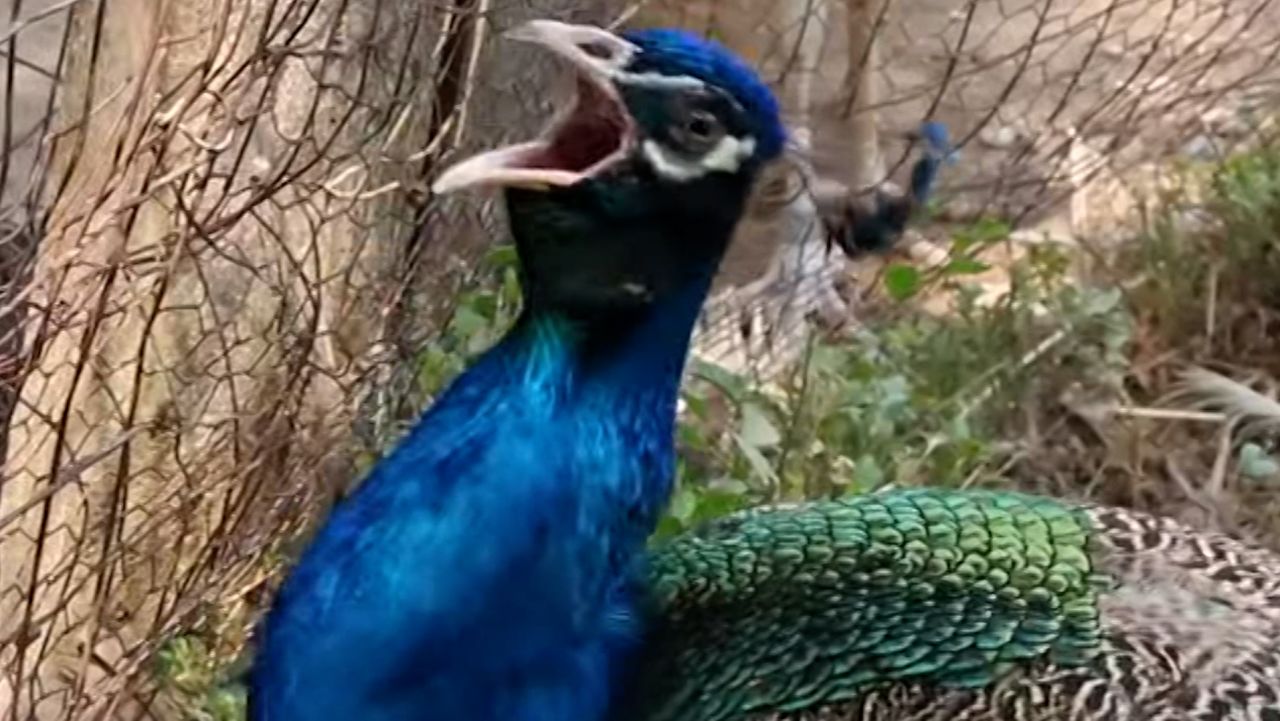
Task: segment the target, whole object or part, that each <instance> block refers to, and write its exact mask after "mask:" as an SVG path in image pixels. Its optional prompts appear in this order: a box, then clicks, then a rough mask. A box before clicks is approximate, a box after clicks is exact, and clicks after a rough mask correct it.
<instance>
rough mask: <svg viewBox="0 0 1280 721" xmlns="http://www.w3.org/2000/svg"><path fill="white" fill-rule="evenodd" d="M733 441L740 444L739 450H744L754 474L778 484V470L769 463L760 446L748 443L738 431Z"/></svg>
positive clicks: (774, 484) (743, 455) (743, 453)
mask: <svg viewBox="0 0 1280 721" xmlns="http://www.w3.org/2000/svg"><path fill="white" fill-rule="evenodd" d="M733 442H734V444H736V445H737V446H738V450H739V451H741V452H742V457H743V458H745V459H746V461H747V464H748V465H749V466H751V472H752V474H754V475H755V476H756V477H757V478H759V479H760V480H762V481H765V482H766V483H768V484H770V485H772V486H776V485H778V474H777V472H776V471H774V470H773V465H772V464H770V463H769V459H768V458H765V456H764V454H763V453H761V452H760V449H759V448H758V447H756V446H753V445H751V444H749V443H747V442H746V441H745V440H744V439H743V438H742V436H741V435H739V434H737V433H735V434H733Z"/></svg>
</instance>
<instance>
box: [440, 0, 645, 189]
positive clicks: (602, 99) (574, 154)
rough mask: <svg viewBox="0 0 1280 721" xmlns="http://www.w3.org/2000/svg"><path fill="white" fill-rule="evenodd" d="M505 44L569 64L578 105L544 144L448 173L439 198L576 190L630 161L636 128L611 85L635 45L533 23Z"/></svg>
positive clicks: (500, 151)
mask: <svg viewBox="0 0 1280 721" xmlns="http://www.w3.org/2000/svg"><path fill="white" fill-rule="evenodd" d="M506 37H508V38H510V39H513V40H521V41H526V42H533V43H537V44H539V45H541V46H543V47H545V48H547V49H549V50H551V51H552V52H554V53H556V54H557V55H560V56H561V57H563V58H565V59H566V60H568V61H569V62H570V64H571V65H572V67H573V68H574V71H575V72H576V73H577V92H576V97H575V99H574V102H573V104H572V105H571V106H570V107H569V110H568V112H566V113H563V114H562V115H560V116H559V117H557V118H555V119H554V120H553V121H552V122H551V124H550V125H549V126H548V127H547V129H546V130H545V131H543V132H542V134H541V135H540V136H539V137H538V139H536V140H532V141H529V142H525V143H518V144H515V145H508V146H504V147H501V148H497V149H495V150H490V151H487V152H483V153H480V154H478V155H474V156H472V157H470V158H467V159H466V160H463V161H461V162H459V163H457V164H456V165H454V166H452V167H450V168H449V169H447V170H446V171H444V172H443V173H441V174H440V176H439V177H438V178H437V179H436V181H435V183H434V184H433V185H432V190H433V191H434V192H436V193H449V192H453V191H456V190H461V189H463V188H469V187H475V186H486V185H487V186H499V187H523V188H532V189H545V188H547V187H558V186H568V185H573V184H575V183H577V182H579V181H581V180H584V179H586V178H589V177H592V176H594V175H596V174H598V173H599V172H601V171H602V170H604V169H606V168H608V167H610V166H612V165H613V164H615V163H617V162H619V161H620V160H622V159H623V158H625V157H626V156H627V154H628V153H629V152H630V150H631V147H632V145H633V144H634V142H635V136H636V133H635V126H634V123H633V122H632V120H631V116H630V115H629V114H628V112H627V109H626V106H625V105H623V103H622V99H621V97H620V96H619V95H618V91H617V90H616V89H615V88H614V86H613V82H612V78H613V76H614V75H615V74H616V73H619V72H621V71H622V69H623V68H624V67H625V66H626V64H627V63H628V62H629V61H630V59H631V56H632V55H633V54H634V53H635V52H636V49H635V46H633V45H632V44H631V43H629V42H627V41H626V40H624V39H622V38H620V37H618V36H617V35H614V34H613V33H610V32H608V31H606V30H603V29H601V28H597V27H593V26H590V25H569V24H566V23H561V22H556V21H553V20H533V21H531V22H528V23H526V24H524V25H521V26H519V27H516V28H514V29H513V30H510V31H508V32H507V33H506Z"/></svg>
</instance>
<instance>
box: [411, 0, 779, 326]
mask: <svg viewBox="0 0 1280 721" xmlns="http://www.w3.org/2000/svg"><path fill="white" fill-rule="evenodd" d="M507 37H508V38H512V39H516V40H522V41H528V42H532V43H536V44H538V45H540V46H542V47H544V48H546V49H548V50H550V51H551V52H553V53H555V54H557V55H559V56H560V57H562V58H564V59H565V60H567V61H568V65H569V66H570V67H571V68H572V69H573V71H574V73H575V75H576V80H577V82H576V90H577V92H576V98H575V100H574V102H573V103H572V104H571V105H570V106H569V107H568V109H567V110H566V111H565V112H564V113H562V114H561V115H560V116H559V117H557V118H555V119H554V120H553V121H552V122H551V123H550V125H549V126H548V127H547V129H546V130H545V131H544V132H543V133H542V134H541V135H540V136H539V137H538V138H537V139H536V140H533V141H530V142H524V143H519V144H515V145H510V146H506V147H502V148H499V149H496V150H491V151H488V152H483V153H480V154H478V155H475V156H473V157H470V158H468V159H466V160H463V161H462V162H460V163H458V164H457V165H454V166H453V167H451V168H449V169H448V170H446V171H445V172H444V173H443V174H442V175H440V176H439V178H438V179H437V180H436V182H435V184H434V186H433V189H434V190H435V192H437V193H444V192H450V191H456V190H459V189H463V188H471V187H478V186H489V187H500V188H503V189H504V190H505V194H506V200H507V208H508V215H509V216H510V220H511V227H512V233H513V235H514V236H515V240H516V246H517V250H518V252H519V255H520V257H521V262H522V265H523V269H524V276H525V292H526V296H527V298H528V299H529V301H530V302H532V303H535V304H541V305H544V306H545V305H552V306H556V307H557V308H559V309H563V310H569V311H571V312H583V313H591V314H599V313H601V312H605V313H606V314H607V313H609V312H610V311H621V312H628V311H633V310H635V309H638V308H643V307H646V306H648V305H651V304H654V303H657V302H661V301H662V300H663V299H664V298H666V297H669V296H672V295H673V294H676V293H680V292H681V291H682V290H684V289H687V288H689V287H690V285H691V284H697V283H702V284H703V285H705V282H706V280H707V279H709V278H710V276H711V275H712V274H713V273H714V271H715V269H716V266H717V265H718V263H719V260H720V258H721V257H722V255H723V254H724V251H725V248H726V246H727V244H728V242H729V239H730V238H731V236H732V234H733V229H734V227H735V226H736V224H737V222H738V220H739V219H740V218H741V216H742V214H743V209H744V205H745V203H746V202H747V198H748V196H749V195H750V192H751V188H752V185H753V182H754V180H755V178H756V176H757V174H758V172H759V170H760V169H761V168H762V167H763V166H764V165H765V164H767V163H768V162H769V161H771V160H773V159H775V158H776V157H778V156H779V155H780V154H781V153H782V150H783V146H784V143H785V130H784V126H783V124H782V122H781V119H780V116H779V111H778V105H777V102H776V100H775V99H774V97H773V94H772V93H771V92H770V91H769V89H768V88H767V87H766V86H765V85H764V83H763V82H761V81H760V79H759V77H758V76H757V75H756V74H755V72H754V71H752V70H751V69H750V68H749V67H748V66H747V65H746V64H745V63H744V62H742V60H740V59H739V58H738V57H736V56H735V55H734V54H733V53H731V52H729V51H728V50H727V49H725V48H724V47H722V46H721V45H719V44H717V43H715V42H713V41H710V40H706V39H703V38H701V37H698V36H696V35H693V34H690V33H687V32H684V31H679V30H669V29H650V30H639V31H632V32H627V33H623V34H614V33H611V32H608V31H606V30H603V29H601V28H598V27H593V26H587V25H569V24H565V23H561V22H556V21H551V20H535V21H532V22H529V23H527V24H524V25H522V26H519V27H517V28H515V29H514V30H511V31H509V32H508V33H507Z"/></svg>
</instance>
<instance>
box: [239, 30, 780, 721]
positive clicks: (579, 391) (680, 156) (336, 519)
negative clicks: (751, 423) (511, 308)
mask: <svg viewBox="0 0 1280 721" xmlns="http://www.w3.org/2000/svg"><path fill="white" fill-rule="evenodd" d="M507 35H508V36H509V37H510V38H512V39H514V40H517V41H525V42H531V43H535V44H537V45H539V46H541V47H543V48H546V49H547V50H549V51H550V52H552V53H554V54H556V55H558V56H560V58H562V59H563V60H564V61H566V62H567V64H568V65H569V66H570V67H571V68H572V69H573V71H574V73H575V76H576V81H577V82H576V99H575V100H574V102H573V104H572V105H571V106H569V107H568V108H567V109H566V111H565V112H564V113H563V114H562V115H561V116H559V117H558V118H556V119H554V120H553V122H552V123H551V124H550V126H549V127H548V128H547V129H546V131H545V132H544V133H543V134H542V135H541V136H540V137H539V138H537V139H535V140H533V141H530V142H525V143H520V144H516V145H512V146H509V147H505V148H502V149H498V150H493V151H490V152H486V153H482V154H480V155H477V156H475V157H472V158H469V159H467V160H464V161H462V162H460V163H458V164H456V165H454V166H453V167H451V168H450V169H449V170H447V171H446V172H445V173H443V174H442V175H440V176H439V177H438V178H436V180H435V183H434V185H433V189H434V191H435V192H437V193H446V192H451V191H457V190H460V189H463V188H472V187H479V186H491V187H492V186H496V187H501V188H502V189H503V191H504V195H505V201H506V209H507V215H508V218H509V221H510V227H511V234H512V237H513V240H514V244H515V248H516V252H517V255H518V257H519V258H520V263H521V274H522V283H521V286H522V293H523V305H522V310H521V314H520V316H519V317H518V319H517V321H516V322H515V324H514V326H513V327H512V329H511V330H510V331H509V332H508V333H507V334H506V335H505V336H504V337H503V338H502V339H501V340H500V341H499V342H498V343H497V344H495V346H494V347H493V348H491V349H490V350H488V351H487V352H486V353H484V354H483V355H482V356H481V357H480V358H479V359H478V360H477V361H476V362H475V363H474V364H473V365H472V366H471V367H470V368H468V369H467V370H466V371H465V372H464V373H463V374H462V375H461V376H459V377H458V378H456V379H455V380H454V381H453V382H452V383H451V384H450V385H449V387H448V388H447V389H446V390H445V391H444V392H443V393H442V394H440V396H439V397H438V398H437V400H436V401H435V403H434V405H432V406H431V407H430V408H429V409H428V410H427V411H426V412H425V413H424V414H423V415H422V417H421V418H420V419H419V420H418V422H417V423H416V425H415V426H414V427H413V428H412V430H410V431H409V433H408V434H407V435H406V436H405V438H404V439H403V440H402V441H401V442H400V443H399V444H398V446H397V447H396V448H395V449H394V450H393V451H391V452H390V453H389V454H388V455H387V456H386V457H385V458H384V459H382V460H381V461H380V462H379V463H377V464H376V465H375V467H374V468H373V469H372V470H371V471H370V473H369V475H368V476H367V477H366V479H365V480H364V481H363V482H362V483H361V484H360V485H359V487H358V488H357V489H356V490H355V491H354V492H353V493H351V494H350V495H348V496H347V497H346V498H345V499H344V500H343V501H342V502H341V503H339V504H336V505H335V507H334V508H333V510H332V511H331V512H330V514H329V517H328V518H327V519H326V520H325V522H324V523H323V524H322V526H321V528H320V529H319V530H318V531H317V533H316V534H315V536H314V537H313V538H312V539H311V540H310V541H309V543H308V546H307V548H306V549H305V550H304V551H303V553H302V555H301V556H300V558H299V559H298V561H297V563H296V564H295V565H294V567H293V568H292V569H291V570H290V571H289V573H288V574H287V577H286V579H285V580H284V582H283V584H282V586H281V588H280V590H279V591H278V592H277V594H276V597H275V598H274V599H273V602H272V606H271V608H270V609H269V610H268V612H267V614H266V617H265V620H264V621H263V623H262V624H261V625H260V626H259V628H258V630H257V633H256V634H255V644H256V647H257V648H256V655H255V658H254V662H253V666H252V668H251V669H250V671H249V678H248V681H249V689H248V690H249V701H248V703H249V716H250V718H251V719H253V720H254V721H319V720H320V719H335V720H342V721H356V720H358V721H410V720H412V721H428V720H431V719H440V720H441V721H446V720H447V721H575V720H577V721H586V720H588V719H601V718H603V717H604V716H605V714H606V713H607V712H608V704H609V703H610V701H611V699H612V698H613V696H614V695H615V693H614V690H615V689H616V688H617V687H618V684H619V683H620V678H619V675H618V674H619V673H620V672H621V669H623V668H624V660H625V659H626V658H629V657H630V656H631V655H632V654H633V653H634V647H635V645H636V643H637V642H638V641H637V639H638V638H639V637H640V629H639V627H638V626H637V623H638V619H639V617H638V614H637V612H636V608H637V605H638V603H639V601H638V595H637V594H638V591H637V590H636V588H635V584H634V582H633V580H634V578H635V574H636V571H635V568H636V566H637V563H638V559H639V558H640V557H641V555H642V553H643V550H644V548H645V544H646V541H647V538H648V536H649V534H650V533H651V532H652V530H653V528H654V527H655V525H656V524H657V522H658V519H659V516H660V514H661V512H662V511H663V508H664V506H665V504H666V502H667V498H668V495H669V494H670V491H671V483H672V479H673V476H674V470H675V453H674V448H673V444H674V431H675V427H674V426H675V417H676V400H677V393H678V390H679V385H680V380H681V376H682V373H683V368H684V363H685V357H686V355H687V352H688V346H689V341H690V335H691V332H692V329H693V325H694V322H695V320H696V318H697V316H698V314H699V311H700V309H701V306H702V303H703V300H704V298H705V296H706V294H707V292H708V290H709V288H710V285H711V281H712V278H713V276H714V275H715V273H716V271H717V269H718V265H719V261H720V259H721V257H722V256H723V254H724V252H725V249H726V246H727V245H728V243H729V240H730V238H731V236H732V234H733V231H734V228H735V226H736V225H737V223H738V221H739V219H740V217H741V216H742V215H743V213H744V206H745V204H746V202H747V200H748V197H749V195H750V192H751V190H752V187H753V181H754V179H755V178H756V177H757V175H758V173H759V171H760V169H761V168H762V167H764V166H765V164H767V163H768V162H770V161H772V160H774V159H776V158H777V157H778V156H779V155H780V154H781V152H782V150H783V147H784V144H785V142H786V134H785V131H784V128H783V126H782V124H781V122H780V120H779V114H778V107H777V103H776V101H775V99H774V97H773V95H772V94H771V93H770V92H769V90H768V89H767V88H766V86H765V85H763V84H762V83H761V82H760V80H759V79H758V78H757V76H756V75H755V74H754V72H753V71H752V70H751V69H750V68H749V67H748V66H746V65H745V64H744V63H743V62H742V61H741V60H739V59H738V58H737V57H735V56H733V55H732V54H730V53H728V52H726V51H725V50H724V49H723V48H721V47H720V46H718V45H714V44H711V43H708V42H704V41H702V40H700V39H697V38H695V37H694V36H691V35H688V34H686V33H683V32H680V31H675V30H662V29H656V30H645V31H637V32H633V33H628V34H627V35H625V36H620V35H615V34H613V33H609V32H606V31H604V30H602V29H600V28H595V27H591V26H582V25H569V24H564V23H559V22H555V21H550V20H535V21H532V22H529V23H527V24H524V25H521V26H519V27H516V28H514V29H512V30H510V31H508V33H507Z"/></svg>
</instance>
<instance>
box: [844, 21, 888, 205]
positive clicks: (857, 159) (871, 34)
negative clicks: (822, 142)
mask: <svg viewBox="0 0 1280 721" xmlns="http://www.w3.org/2000/svg"><path fill="white" fill-rule="evenodd" d="M890 1H891V0H845V7H846V20H847V24H848V28H849V65H848V70H847V72H846V75H845V83H844V87H845V92H846V93H847V94H848V103H847V105H846V106H845V111H846V116H847V117H848V118H849V138H850V147H851V148H852V153H851V157H850V158H849V178H850V181H851V182H850V185H851V186H852V187H853V188H855V189H858V190H863V189H867V188H870V187H871V186H873V185H875V184H876V183H879V182H881V181H883V180H885V166H884V156H883V154H882V152H881V147H880V134H879V124H878V123H879V113H877V112H876V109H875V108H876V104H877V103H879V102H880V76H879V73H880V52H879V47H880V43H879V42H878V41H877V38H876V36H877V34H879V33H880V32H881V28H883V27H886V26H887V22H886V17H887V14H888V12H889V3H890Z"/></svg>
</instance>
